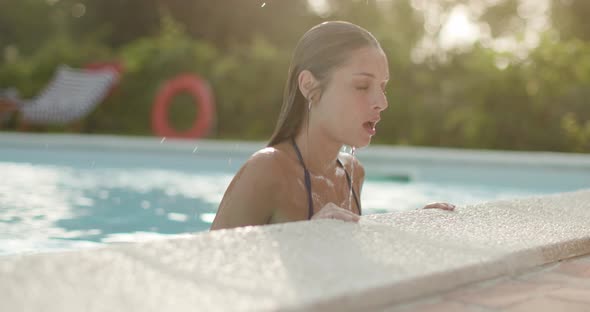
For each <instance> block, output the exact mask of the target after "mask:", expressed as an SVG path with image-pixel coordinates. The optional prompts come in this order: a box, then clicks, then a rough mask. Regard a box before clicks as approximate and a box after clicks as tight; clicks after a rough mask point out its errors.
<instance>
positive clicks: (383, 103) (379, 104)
mask: <svg viewBox="0 0 590 312" xmlns="http://www.w3.org/2000/svg"><path fill="white" fill-rule="evenodd" d="M388 106H389V103H387V96H385V94H384V93H379V95H378V96H377V97H376V98H375V102H374V106H373V108H374V109H376V110H378V111H383V110H385V109H386V108H387V107H388Z"/></svg>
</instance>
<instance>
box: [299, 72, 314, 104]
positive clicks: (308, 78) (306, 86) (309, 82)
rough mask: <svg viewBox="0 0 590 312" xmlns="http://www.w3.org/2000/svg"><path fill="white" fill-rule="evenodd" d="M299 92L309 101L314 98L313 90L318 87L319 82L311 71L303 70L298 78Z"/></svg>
mask: <svg viewBox="0 0 590 312" xmlns="http://www.w3.org/2000/svg"><path fill="white" fill-rule="evenodd" d="M297 82H298V87H299V91H301V94H303V96H304V97H305V98H306V99H307V100H308V101H309V100H311V97H312V94H311V93H312V92H313V90H314V89H315V88H316V87H317V85H318V81H317V79H315V77H314V75H313V74H312V73H311V72H310V71H309V70H307V69H306V70H303V71H301V72H300V73H299V77H297Z"/></svg>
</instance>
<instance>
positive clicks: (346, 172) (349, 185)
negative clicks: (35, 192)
mask: <svg viewBox="0 0 590 312" xmlns="http://www.w3.org/2000/svg"><path fill="white" fill-rule="evenodd" d="M336 161H337V162H338V164H339V165H340V167H342V169H344V173H345V174H346V181H348V187H349V188H350V190H352V196H353V197H354V202H355V203H356V207H357V208H358V210H359V215H362V214H363V213H362V210H361V205H360V204H359V200H358V197H357V196H356V192H355V191H354V187H352V181H351V180H350V175H348V171H346V168H344V165H343V164H342V162H340V159H336Z"/></svg>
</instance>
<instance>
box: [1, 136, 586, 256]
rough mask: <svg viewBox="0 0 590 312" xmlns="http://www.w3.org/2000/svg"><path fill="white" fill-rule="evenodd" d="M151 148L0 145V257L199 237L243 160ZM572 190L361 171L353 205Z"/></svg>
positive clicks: (407, 205) (378, 206)
mask: <svg viewBox="0 0 590 312" xmlns="http://www.w3.org/2000/svg"><path fill="white" fill-rule="evenodd" d="M0 143H2V142H1V141H0ZM159 143H160V144H162V151H159V149H158V146H157V144H154V145H153V146H155V148H151V149H149V150H141V149H137V148H129V149H125V148H124V147H122V148H118V149H104V148H101V147H100V146H97V147H93V146H88V145H87V146H85V147H84V148H79V147H76V146H74V145H67V146H59V145H53V144H51V143H47V144H42V143H37V144H29V145H27V144H16V145H15V144H13V145H10V144H4V145H2V144H0V178H1V181H0V255H2V254H14V253H23V252H39V251H54V250H70V249H78V248H85V247H93V246H101V245H103V244H109V243H123V242H136V241H142V240H152V239H159V238H167V237H170V236H178V235H186V234H187V233H193V232H198V231H205V230H207V229H208V228H209V227H210V224H211V222H212V221H213V218H214V217H215V212H216V209H217V206H218V204H219V202H220V200H221V198H222V195H223V192H224V191H225V189H226V187H227V185H228V184H229V182H230V181H231V179H232V177H233V174H234V173H235V172H236V171H237V170H238V169H239V167H240V165H241V164H242V163H243V162H244V161H245V160H246V158H247V155H248V153H237V152H236V153H234V152H232V150H233V149H234V148H233V147H234V146H235V149H236V150H238V149H239V146H238V145H239V143H231V144H233V145H231V144H230V145H228V146H226V147H224V151H211V150H209V151H206V150H205V148H201V149H199V145H198V144H196V143H195V144H194V146H192V145H190V144H189V145H186V147H185V148H178V149H177V150H175V151H173V152H165V151H166V150H169V148H165V146H164V145H165V144H166V143H165V142H159ZM369 165H370V164H365V166H366V167H370V166H369ZM438 170H439V171H440V168H439V169H438ZM433 172H434V171H433ZM507 180H510V178H509V177H507ZM588 187H590V179H589V180H588ZM573 189H575V187H574V186H565V187H561V188H560V187H554V188H547V187H544V188H541V187H530V188H525V187H520V186H515V185H510V183H491V182H490V183H486V180H485V179H481V181H480V183H473V182H472V181H463V182H462V181H451V182H442V181H441V180H440V179H438V180H437V179H435V178H434V177H433V179H432V181H429V179H427V178H426V179H424V178H423V179H413V178H412V177H410V176H402V177H401V178H400V177H399V176H397V177H396V176H392V175H389V176H387V175H379V174H371V173H370V171H368V174H367V179H366V182H365V185H364V187H363V192H362V198H361V201H362V205H363V208H364V212H365V213H366V214H371V213H383V212H393V211H403V210H408V209H417V208H419V207H422V206H423V205H424V204H426V203H428V202H432V201H448V202H452V203H455V204H458V205H464V204H469V203H477V202H482V201H489V200H496V199H505V198H514V197H521V196H530V195H537V194H547V193H552V192H560V191H567V190H573Z"/></svg>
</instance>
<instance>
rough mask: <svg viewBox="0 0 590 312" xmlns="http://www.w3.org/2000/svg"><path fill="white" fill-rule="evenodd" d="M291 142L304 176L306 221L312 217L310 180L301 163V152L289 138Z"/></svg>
mask: <svg viewBox="0 0 590 312" xmlns="http://www.w3.org/2000/svg"><path fill="white" fill-rule="evenodd" d="M291 142H292V143H293V147H294V148H295V152H297V158H299V162H300V163H301V166H302V167H303V174H304V176H305V188H306V189H307V204H308V205H307V206H308V219H311V216H313V199H312V197H311V178H310V176H309V171H307V168H306V167H305V163H304V162H303V156H301V152H300V151H299V147H297V143H295V138H291Z"/></svg>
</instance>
